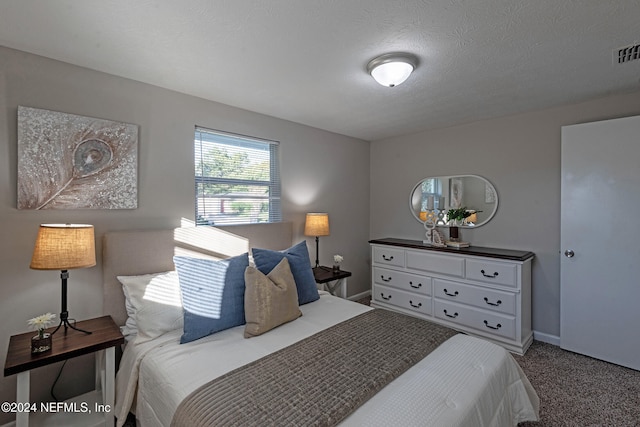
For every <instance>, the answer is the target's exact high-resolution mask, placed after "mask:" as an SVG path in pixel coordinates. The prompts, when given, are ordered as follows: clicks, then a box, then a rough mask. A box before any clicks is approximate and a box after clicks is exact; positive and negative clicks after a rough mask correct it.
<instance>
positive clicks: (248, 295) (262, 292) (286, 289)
mask: <svg viewBox="0 0 640 427" xmlns="http://www.w3.org/2000/svg"><path fill="white" fill-rule="evenodd" d="M244 281H245V285H246V289H245V293H244V315H245V318H246V321H247V325H246V326H245V328H244V337H245V338H251V337H255V336H258V335H261V334H264V333H265V332H267V331H270V330H271V329H273V328H275V327H276V326H280V325H282V324H283V323H287V322H290V321H292V320H295V319H297V318H298V317H300V316H302V312H301V311H300V308H299V307H298V291H297V290H296V282H295V281H294V279H293V274H291V268H290V267H289V261H288V260H287V259H286V258H283V259H282V261H280V262H279V263H278V265H276V266H275V267H274V268H273V270H271V272H270V273H269V274H267V275H266V276H265V275H264V274H263V273H261V272H260V270H258V269H257V268H255V267H251V266H249V267H247V268H246V270H245V271H244Z"/></svg>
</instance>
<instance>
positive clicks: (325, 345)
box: [171, 309, 456, 427]
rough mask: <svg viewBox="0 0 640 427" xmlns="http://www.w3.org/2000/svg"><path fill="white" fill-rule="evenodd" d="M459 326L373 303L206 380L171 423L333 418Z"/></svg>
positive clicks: (297, 422) (317, 422)
mask: <svg viewBox="0 0 640 427" xmlns="http://www.w3.org/2000/svg"><path fill="white" fill-rule="evenodd" d="M455 334H456V332H455V331H453V330H451V329H449V328H445V327H443V326H440V325H436V324H434V323H430V322H427V321H425V320H421V319H417V318H414V317H410V316H406V315H403V314H399V313H395V312H391V311H387V310H381V309H375V310H372V311H368V312H366V313H364V314H361V315H359V316H356V317H354V318H352V319H350V320H347V321H345V322H342V323H339V324H337V325H335V326H333V327H331V328H329V329H326V330H324V331H321V332H319V333H317V334H315V335H313V336H311V337H309V338H306V339H304V340H302V341H299V342H297V343H295V344H293V345H291V346H289V347H286V348H284V349H282V350H279V351H277V352H275V353H272V354H270V355H268V356H266V357H263V358H262V359H259V360H256V361H255V362H252V363H250V364H248V365H246V366H243V367H241V368H238V369H236V370H233V371H231V372H229V373H227V374H225V375H223V376H221V377H219V378H216V379H214V380H212V381H211V382H209V383H207V384H205V385H203V386H202V387H200V388H199V389H197V390H195V391H194V392H193V393H191V394H190V395H189V396H188V397H187V398H186V399H185V400H184V401H183V402H182V403H181V404H180V405H179V406H178V409H177V410H176V413H175V415H174V417H173V421H172V423H171V425H172V426H174V427H182V426H184V427H187V426H188V427H200V426H243V427H244V426H333V425H336V424H338V423H339V422H340V421H342V420H343V419H344V418H346V417H347V416H348V415H349V414H350V413H352V412H353V411H354V410H356V409H357V408H358V407H359V406H360V405H362V404H363V403H364V402H366V401H367V400H368V399H369V398H371V397H372V396H373V395H374V394H376V393H377V392H378V391H379V390H381V389H382V388H383V387H384V386H385V385H387V384H388V383H390V382H391V381H393V380H394V379H395V378H396V377H398V376H400V375H401V374H402V373H403V372H405V371H406V370H407V369H409V368H410V367H411V366H413V365H414V364H416V363H417V362H419V361H420V360H422V359H423V358H424V357H425V356H426V355H428V354H429V353H431V351H433V350H434V349H435V348H436V347H438V346H439V345H440V344H441V343H443V342H444V341H446V340H447V339H448V338H450V337H451V336H453V335H455ZM211 363H212V364H215V363H216V361H215V360H211ZM202 369H203V371H205V370H206V366H203V367H202Z"/></svg>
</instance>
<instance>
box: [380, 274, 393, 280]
mask: <svg viewBox="0 0 640 427" xmlns="http://www.w3.org/2000/svg"><path fill="white" fill-rule="evenodd" d="M380 278H381V279H382V281H383V282H390V281H391V279H392V277H391V276H389V278H388V279H385V278H384V276H383V275H382V274H381V275H380Z"/></svg>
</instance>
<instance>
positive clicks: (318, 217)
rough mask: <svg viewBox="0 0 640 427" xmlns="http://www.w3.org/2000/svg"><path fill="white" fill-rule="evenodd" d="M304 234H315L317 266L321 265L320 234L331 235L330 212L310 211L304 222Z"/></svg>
mask: <svg viewBox="0 0 640 427" xmlns="http://www.w3.org/2000/svg"><path fill="white" fill-rule="evenodd" d="M304 235H305V236H315V238H316V267H318V266H320V262H319V260H318V254H319V252H318V247H319V244H318V242H319V236H328V235H329V214H328V213H308V214H307V219H306V221H305V223H304Z"/></svg>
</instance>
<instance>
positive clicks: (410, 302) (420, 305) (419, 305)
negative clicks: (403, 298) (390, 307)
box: [409, 300, 422, 308]
mask: <svg viewBox="0 0 640 427" xmlns="http://www.w3.org/2000/svg"><path fill="white" fill-rule="evenodd" d="M409 305H411V307H414V308H420V307H422V303H421V302H419V303H418V305H415V304H414V303H413V301H411V300H409Z"/></svg>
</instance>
